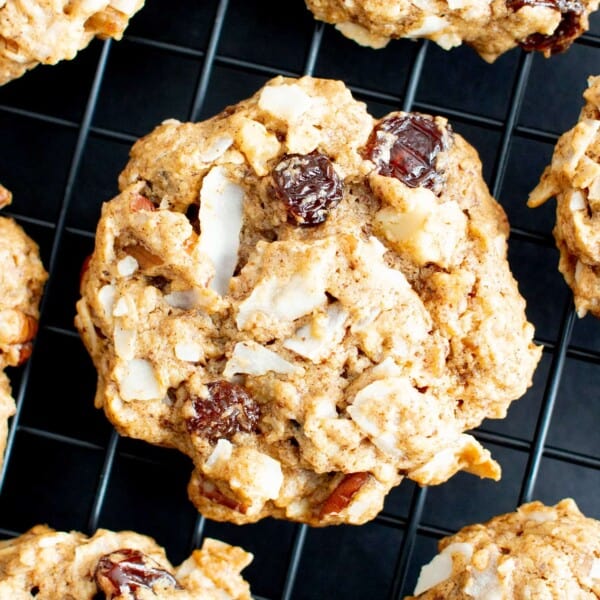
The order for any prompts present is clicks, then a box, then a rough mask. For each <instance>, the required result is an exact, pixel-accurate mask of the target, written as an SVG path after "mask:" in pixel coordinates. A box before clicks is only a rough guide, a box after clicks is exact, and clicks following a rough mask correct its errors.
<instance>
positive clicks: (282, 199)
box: [76, 77, 540, 525]
mask: <svg viewBox="0 0 600 600" xmlns="http://www.w3.org/2000/svg"><path fill="white" fill-rule="evenodd" d="M119 183H120V188H121V193H120V194H119V195H118V196H117V197H116V198H114V199H113V200H111V201H110V202H107V203H106V204H105V205H104V208H103V212H102V217H101V219H100V222H99V224H98V229H97V234H96V246H95V250H94V253H93V255H92V257H91V260H90V261H89V266H88V268H87V271H86V272H85V274H84V276H83V279H82V285H81V294H82V298H81V300H80V301H79V303H78V307H77V311H78V315H77V318H76V324H77V327H78V328H79V331H80V332H81V335H82V337H83V340H84V342H85V344H86V346H87V348H88V350H89V352H90V354H91V356H92V358H93V360H94V362H95V365H96V367H97V369H98V389H97V395H96V404H97V406H98V407H102V408H103V409H104V411H105V412H106V414H107V415H108V418H109V419H110V420H111V421H112V422H113V423H114V424H115V426H116V427H117V429H118V431H119V432H121V433H122V434H124V435H128V436H133V437H136V438H141V439H144V440H147V441H149V442H152V443H154V444H160V445H164V446H172V447H176V448H178V449H180V450H181V451H182V452H185V453H186V454H187V455H188V456H189V457H190V458H191V459H192V460H193V463H194V472H193V475H192V478H191V482H190V484H189V488H188V491H189V495H190V497H191V499H192V501H193V502H194V504H195V505H196V506H197V508H198V509H199V510H200V511H201V512H202V513H203V514H205V515H206V516H208V517H210V518H213V519H218V520H227V521H233V522H236V523H244V522H251V521H256V520H258V519H261V518H263V517H266V516H274V517H278V518H286V519H291V520H295V521H301V522H304V523H310V524H312V525H326V524H331V523H363V522H365V521H367V520H369V519H372V518H374V517H375V515H376V514H377V512H378V511H379V510H380V509H381V507H382V504H383V501H384V498H385V496H386V494H387V493H388V492H389V490H390V489H391V488H392V487H393V486H395V485H397V484H398V483H399V482H400V481H401V480H402V479H403V478H404V477H407V478H409V479H412V480H414V481H417V482H419V483H420V484H434V483H440V482H443V481H445V480H446V479H448V478H449V477H450V476H452V475H453V474H454V473H455V472H456V471H459V470H461V469H462V470H466V471H469V472H471V473H474V474H476V475H479V476H481V477H490V478H492V479H498V478H499V476H500V468H499V466H498V465H497V463H496V462H495V461H494V460H492V458H491V456H490V454H489V452H488V451H487V450H486V449H484V448H483V447H482V446H481V445H480V444H479V442H477V440H475V439H474V438H473V437H472V436H471V435H469V434H467V433H465V431H466V430H468V429H471V428H473V427H476V426H477V425H479V423H481V421H482V420H483V419H484V418H486V417H491V418H501V417H504V415H505V413H506V410H507V408H508V405H509V404H510V402H511V401H512V400H514V399H515V398H518V397H519V396H521V395H522V394H523V393H524V392H525V390H526V389H527V386H528V385H529V384H530V381H531V376H532V373H533V370H534V368H535V366H536V363H537V362H538V359H539V356H540V349H539V348H537V347H536V346H535V345H534V344H533V343H532V336H533V327H532V326H531V325H530V324H529V323H528V322H527V320H526V317H525V311H524V309H525V303H524V300H523V299H522V298H521V296H520V295H519V293H518V290H517V285H516V283H515V281H514V279H513V278H512V276H511V274H510V271H509V268H508V263H507V261H506V236H507V233H508V226H507V222H506V218H505V215H504V212H503V211H502V209H501V208H500V206H499V205H498V204H497V203H496V202H495V201H494V200H493V198H491V196H490V195H489V192H488V190H487V188H486V186H485V183H484V181H483V179H482V177H481V165H480V162H479V159H478V157H477V154H476V152H475V151H474V150H473V148H472V147H471V146H469V145H468V144H467V143H466V142H465V141H464V140H463V138H462V137H460V136H459V135H456V134H454V133H453V132H452V130H451V128H450V127H449V125H448V124H447V122H446V120H445V119H442V118H439V117H436V118H433V117H429V116H426V115H418V114H408V113H400V112H399V113H393V114H390V115H388V116H387V117H384V118H383V119H381V120H375V119H374V118H373V117H371V116H370V115H369V114H368V112H367V111H366V108H365V105H364V104H363V103H362V102H358V101H356V100H354V98H353V97H352V95H351V94H350V91H349V90H348V89H347V88H346V87H345V86H344V85H343V84H342V83H341V82H338V81H329V80H323V79H312V78H309V77H304V78H302V79H298V80H294V79H284V78H281V77H279V78H276V79H273V80H272V81H270V82H269V83H267V85H266V86H265V87H264V88H262V89H261V90H260V91H258V92H257V93H256V95H254V96H253V97H252V98H250V99H248V100H246V101H243V102H240V103H239V104H238V105H236V106H233V107H230V108H228V109H227V110H225V111H224V112H223V113H221V114H219V115H217V116H216V117H214V118H212V119H210V120H208V121H205V122H203V123H179V122H177V121H167V122H165V123H163V124H162V125H161V126H160V127H158V128H157V129H156V130H155V131H154V132H152V133H151V134H150V135H148V136H146V137H145V138H143V139H141V140H140V141H138V142H137V143H136V144H135V146H134V147H133V150H132V152H131V160H130V162H129V164H128V165H127V167H126V169H125V170H124V171H123V173H122V174H121V176H120V180H119Z"/></svg>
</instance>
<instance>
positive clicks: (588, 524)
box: [407, 499, 600, 600]
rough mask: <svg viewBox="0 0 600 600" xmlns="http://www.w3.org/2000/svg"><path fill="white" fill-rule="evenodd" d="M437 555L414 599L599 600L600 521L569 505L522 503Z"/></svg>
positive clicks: (444, 543)
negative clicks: (510, 599)
mask: <svg viewBox="0 0 600 600" xmlns="http://www.w3.org/2000/svg"><path fill="white" fill-rule="evenodd" d="M439 550H440V554H438V555H437V556H436V557H435V558H434V559H433V560H432V561H431V562H430V563H429V564H428V565H426V566H425V567H423V569H422V570H421V575H420V577H419V581H418V582H417V586H416V588H415V596H414V597H413V598H418V599H419V600H435V599H437V598H444V599H448V600H458V599H462V598H473V599H475V600H476V599H482V600H483V599H484V598H515V599H517V600H521V599H523V600H524V599H525V598H578V599H579V600H584V599H586V598H589V599H590V600H592V599H593V598H598V596H599V595H600V522H599V521H596V520H595V519H589V518H586V517H585V516H584V515H583V514H581V512H580V511H579V509H578V508H577V505H576V504H575V502H574V501H573V500H571V499H566V500H562V501H561V502H559V503H558V504H557V505H556V506H544V505H543V504H542V503H541V502H530V503H529V504H523V505H522V506H521V507H519V508H518V509H517V511H516V512H514V513H509V514H506V515H500V516H498V517H494V518H493V519H491V520H490V521H488V522H487V523H484V524H481V525H470V526H468V527H465V528H463V529H461V530H460V531H459V532H458V533H457V534H455V535H453V536H450V537H447V538H444V539H443V540H441V541H440V543H439ZM407 600H408V599H407Z"/></svg>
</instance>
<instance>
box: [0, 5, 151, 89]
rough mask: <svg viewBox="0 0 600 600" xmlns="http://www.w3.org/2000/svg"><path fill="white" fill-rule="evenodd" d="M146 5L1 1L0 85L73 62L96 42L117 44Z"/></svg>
mask: <svg viewBox="0 0 600 600" xmlns="http://www.w3.org/2000/svg"><path fill="white" fill-rule="evenodd" d="M143 5H144V0H95V1H94V2H88V1H86V0H21V1H20V2H13V1H11V0H0V85H3V84H4V83H7V82H8V81H11V80H12V79H16V78H17V77H21V75H23V73H25V72H26V71H28V70H29V69H33V67H36V66H37V65H39V64H45V65H54V64H56V63H57V62H59V61H61V60H65V59H72V58H73V57H74V56H75V55H76V54H77V52H78V51H79V50H81V49H82V48H85V47H86V46H87V45H88V44H89V43H90V42H91V41H92V39H94V37H98V38H100V39H107V38H114V39H117V40H119V39H121V36H122V35H123V31H124V30H125V28H126V27H127V24H128V23H129V19H130V17H132V16H133V15H134V14H135V13H136V12H137V11H138V10H139V9H140V8H141V7H142V6H143Z"/></svg>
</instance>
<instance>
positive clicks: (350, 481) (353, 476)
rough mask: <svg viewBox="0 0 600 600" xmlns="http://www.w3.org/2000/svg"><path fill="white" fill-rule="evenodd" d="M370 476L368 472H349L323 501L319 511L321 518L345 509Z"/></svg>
mask: <svg viewBox="0 0 600 600" xmlns="http://www.w3.org/2000/svg"><path fill="white" fill-rule="evenodd" d="M368 478H369V474H368V473H349V474H348V475H346V476H345V477H344V478H343V479H342V480H341V481H340V482H339V483H338V485H337V487H336V488H335V489H334V490H333V492H331V494H330V495H329V497H328V498H327V499H326V500H325V502H323V504H322V506H321V510H320V511H319V518H322V517H324V516H326V515H329V514H337V513H339V512H341V511H342V510H344V508H346V507H347V506H348V504H350V501H351V500H352V497H353V496H354V494H356V492H358V490H360V488H361V487H362V486H363V485H364V484H365V482H366V481H367V479H368Z"/></svg>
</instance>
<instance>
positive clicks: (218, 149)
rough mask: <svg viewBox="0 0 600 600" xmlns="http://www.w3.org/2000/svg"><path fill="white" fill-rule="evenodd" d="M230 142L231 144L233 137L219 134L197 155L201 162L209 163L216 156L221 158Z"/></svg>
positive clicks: (215, 158)
mask: <svg viewBox="0 0 600 600" xmlns="http://www.w3.org/2000/svg"><path fill="white" fill-rule="evenodd" d="M231 144H233V138H231V137H230V136H228V135H221V136H219V137H218V138H216V139H214V140H213V142H212V144H211V145H210V146H209V147H208V148H205V149H204V150H202V152H200V154H199V155H198V158H199V159H200V160H201V161H202V162H205V163H211V162H213V161H215V160H217V158H221V156H223V154H225V152H227V150H229V148H230V147H231Z"/></svg>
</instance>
